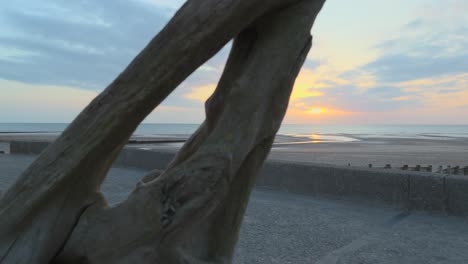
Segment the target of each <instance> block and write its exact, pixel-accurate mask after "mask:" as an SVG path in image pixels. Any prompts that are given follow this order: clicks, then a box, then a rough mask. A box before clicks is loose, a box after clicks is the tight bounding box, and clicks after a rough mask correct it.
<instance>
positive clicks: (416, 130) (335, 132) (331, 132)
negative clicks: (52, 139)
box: [0, 123, 468, 142]
mask: <svg viewBox="0 0 468 264" xmlns="http://www.w3.org/2000/svg"><path fill="white" fill-rule="evenodd" d="M67 126H68V124H67V123H0V134H6V133H60V132H62V131H63V130H64V129H65V128H66V127H67ZM198 126H199V124H170V123H161V124H150V123H143V124H141V125H140V126H139V127H138V128H137V129H136V131H135V132H134V135H135V136H149V137H150V136H158V135H187V134H191V133H193V132H194V131H195V130H196V129H197V128H198ZM278 134H282V135H288V136H301V137H303V136H306V137H313V136H314V135H315V136H320V138H321V139H322V140H325V141H338V142H340V141H343V142H345V141H352V140H354V137H353V136H359V137H373V136H375V137H404V138H408V137H463V138H468V125H304V124H283V125H282V126H281V128H280V130H279V133H278Z"/></svg>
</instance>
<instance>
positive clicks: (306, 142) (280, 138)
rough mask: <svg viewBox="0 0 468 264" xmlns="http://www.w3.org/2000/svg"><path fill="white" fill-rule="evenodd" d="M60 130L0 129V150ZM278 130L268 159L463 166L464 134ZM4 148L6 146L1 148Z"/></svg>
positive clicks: (179, 141)
mask: <svg viewBox="0 0 468 264" xmlns="http://www.w3.org/2000/svg"><path fill="white" fill-rule="evenodd" d="M58 135H59V133H0V143H1V142H4V143H3V144H0V151H2V148H3V149H4V148H5V142H12V141H29V142H52V141H53V140H55V138H56V137H58ZM320 136H322V135H321V134H320V135H319V134H315V135H314V137H307V136H304V135H303V136H293V135H277V136H276V138H275V143H274V145H273V147H272V151H271V153H270V155H269V157H268V158H269V159H273V160H283V161H298V162H308V163H311V164H312V163H313V164H328V165H339V166H351V167H369V164H372V166H373V167H381V168H383V167H385V166H386V165H388V164H390V165H391V167H403V166H404V165H409V166H416V165H421V166H428V165H432V166H433V167H434V168H437V167H439V166H441V165H442V166H448V165H450V166H452V167H454V166H460V167H462V168H463V167H465V166H468V137H467V138H465V137H445V136H430V137H428V136H427V135H417V136H413V137H407V136H396V135H394V136H384V137H382V136H379V135H374V136H373V135H364V134H327V135H326V136H331V137H333V136H343V137H349V138H353V139H354V140H348V141H330V140H327V139H328V138H326V137H325V138H322V139H320V138H318V137H320ZM188 137H189V135H184V134H171V135H136V136H132V137H131V139H130V141H129V143H128V144H127V146H128V147H130V148H137V149H144V150H158V149H162V150H172V151H177V150H178V149H179V148H180V147H181V146H182V145H183V143H184V142H185V141H186V140H187V139H188ZM3 151H5V150H3Z"/></svg>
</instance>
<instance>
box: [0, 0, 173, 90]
mask: <svg viewBox="0 0 468 264" xmlns="http://www.w3.org/2000/svg"><path fill="white" fill-rule="evenodd" d="M0 17H2V20H3V21H2V22H3V23H2V26H1V27H0V29H4V30H0V32H2V31H3V33H0V50H6V51H8V50H11V49H15V50H16V51H17V52H16V53H15V54H16V55H15V56H13V57H12V56H11V55H10V56H6V55H5V54H2V53H1V52H0V78H4V79H10V80H16V81H21V82H27V83H38V84H51V85H65V86H74V87H79V88H83V89H92V90H96V89H102V88H105V86H106V85H107V84H109V83H110V82H111V81H112V80H113V79H114V78H115V77H116V76H117V75H118V74H119V73H120V72H121V71H122V70H123V69H124V68H125V67H126V65H127V64H128V63H129V62H130V61H131V59H133V57H134V56H135V55H136V54H137V53H138V52H139V51H140V50H141V49H142V48H143V47H144V46H145V45H146V44H147V43H148V42H149V40H150V39H151V38H152V37H153V36H154V35H155V34H156V33H157V32H158V31H159V30H160V29H161V28H162V27H163V25H164V24H165V23H166V22H167V20H168V19H169V18H168V17H167V15H166V14H165V13H164V12H163V11H162V10H159V9H157V8H155V7H154V6H153V5H151V4H149V3H145V2H140V1H124V0H116V1H110V0H107V1H91V0H85V1H58V0H55V1H53V0H52V1H47V2H40V3H39V2H34V1H18V3H16V2H15V4H14V5H13V4H6V5H5V7H2V10H1V11H0ZM4 53H7V52H4ZM2 55H3V56H2Z"/></svg>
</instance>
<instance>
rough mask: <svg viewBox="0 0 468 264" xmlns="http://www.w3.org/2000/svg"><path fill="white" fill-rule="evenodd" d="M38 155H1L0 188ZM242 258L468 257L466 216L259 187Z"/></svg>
mask: <svg viewBox="0 0 468 264" xmlns="http://www.w3.org/2000/svg"><path fill="white" fill-rule="evenodd" d="M33 159H34V157H33V156H23V155H3V154H0V190H4V189H5V188H6V187H7V186H8V185H10V184H11V183H12V182H13V181H14V178H15V177H16V176H17V175H19V174H20V173H21V171H22V170H23V169H24V168H25V167H26V166H27V165H28V164H29V163H30V162H31V161H32V160H33ZM143 174H144V172H143V171H139V170H133V169H125V168H113V169H112V170H111V172H110V174H109V176H108V178H107V179H106V181H105V183H104V186H103V191H104V193H105V195H106V197H107V198H108V200H109V201H110V202H111V203H112V204H115V203H118V202H119V201H122V200H123V199H125V197H126V195H127V194H128V192H129V191H130V190H131V189H132V188H133V186H134V184H135V183H136V182H137V180H138V179H139V177H141V176H142V175H143ZM234 263H236V264H244V263H245V264H257V263H268V264H269V263H271V264H276V263H277V264H288V263H291V264H312V263H317V264H374V263H376V264H377V263H385V264H387V263H388V264H389V263H395V264H406V263H408V264H417V263H422V264H435V263H460V264H462V263H463V264H464V263H468V219H467V218H458V217H447V216H444V215H441V214H428V213H406V212H402V211H398V210H395V209H388V208H377V207H371V206H366V205H360V204H356V203H350V202H345V201H338V200H326V199H319V198H311V197H308V196H301V195H293V194H288V193H281V192H272V191H267V190H261V189H256V190H255V191H254V192H253V195H252V197H251V201H250V204H249V208H248V211H247V214H246V217H245V220H244V225H243V227H242V230H241V235H240V241H239V244H238V248H237V252H236V257H235V261H234Z"/></svg>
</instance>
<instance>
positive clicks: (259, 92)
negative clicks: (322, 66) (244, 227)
mask: <svg viewBox="0 0 468 264" xmlns="http://www.w3.org/2000/svg"><path fill="white" fill-rule="evenodd" d="M323 2H324V0H304V1H301V2H298V1H297V0H277V1H268V0H249V1H245V0H203V1H202V0H191V1H187V3H186V4H185V5H184V6H183V7H182V8H181V9H180V10H179V11H178V12H177V13H176V15H175V16H174V18H172V19H171V21H170V22H169V24H168V25H167V26H166V27H165V28H164V29H163V30H162V31H161V32H160V33H159V34H158V35H157V36H156V37H155V38H154V39H153V40H152V41H151V42H150V43H149V44H148V46H147V47H146V48H145V49H144V50H143V51H142V52H141V53H140V54H139V55H138V56H137V57H136V58H135V59H134V60H133V62H132V63H131V64H130V65H129V66H128V67H127V69H126V70H125V71H124V72H123V73H122V74H120V75H119V76H118V77H117V79H116V80H115V81H114V82H112V83H111V84H110V85H109V87H108V88H107V89H106V90H105V91H104V92H103V93H102V94H100V95H99V96H98V97H97V98H96V99H95V100H93V102H92V103H91V104H90V105H89V106H88V107H87V108H86V109H85V110H84V111H83V112H82V113H81V114H80V115H79V116H78V117H77V118H76V120H75V121H74V122H73V123H72V124H71V125H70V126H69V127H68V128H67V129H66V131H65V132H64V133H63V134H62V135H61V136H60V137H59V138H58V139H57V140H56V141H55V142H54V143H53V144H52V145H51V146H50V147H48V148H47V149H46V150H45V151H44V152H43V153H42V154H41V155H40V156H39V157H38V158H37V160H36V161H35V162H34V163H33V164H32V165H31V166H30V167H29V168H28V169H27V170H26V171H25V172H24V173H23V174H22V175H21V177H20V178H19V179H18V181H17V182H16V183H15V184H14V185H13V186H12V187H11V188H10V189H9V190H8V191H7V192H6V193H5V194H4V196H3V197H2V199H1V201H0V262H1V263H49V262H51V261H52V260H54V262H55V263H130V262H135V263H229V262H230V259H231V257H232V251H233V248H234V245H235V242H236V241H237V235H238V230H239V227H240V223H241V220H242V216H243V214H244V210H245V206H246V204H247V201H248V197H249V194H250V189H251V187H252V183H253V180H254V178H255V175H256V173H257V172H258V170H259V168H260V167H261V164H262V163H263V161H264V159H265V157H266V155H267V154H268V152H269V150H270V148H271V144H272V140H273V138H274V135H275V134H276V132H277V130H278V128H279V126H280V124H281V121H282V119H283V116H284V114H285V111H286V109H287V104H288V100H289V96H290V92H291V89H292V86H293V83H294V80H295V78H296V76H297V74H298V72H299V69H300V67H301V66H302V63H303V61H304V59H305V56H306V55H307V52H308V50H309V48H310V40H311V38H310V29H311V26H312V24H313V21H314V20H315V17H316V15H317V14H318V12H319V11H320V9H321V7H322V5H323ZM235 36H237V37H236V39H235V43H234V46H233V50H232V52H231V55H230V58H229V60H228V64H227V66H226V69H225V72H224V74H223V76H222V78H221V80H220V82H219V85H218V87H217V89H216V92H215V93H214V95H213V96H212V97H211V98H210V99H209V101H208V102H207V104H206V111H207V119H206V121H205V122H204V124H203V125H202V126H201V127H200V129H199V130H198V131H197V132H196V133H195V134H194V136H193V137H192V138H191V139H190V140H189V141H188V142H187V144H186V145H185V146H184V147H183V148H182V150H181V151H180V153H179V154H178V156H177V157H176V159H175V160H174V161H173V163H172V164H171V165H170V167H169V168H168V169H167V170H166V171H165V172H162V174H161V175H159V174H160V172H157V173H156V172H155V173H154V174H150V175H148V177H147V179H148V181H146V182H142V183H140V184H139V185H138V186H137V187H136V189H135V190H134V191H133V193H132V194H131V195H130V196H129V198H128V199H127V201H125V202H124V203H122V204H121V205H119V206H117V207H115V208H107V207H106V203H105V201H104V199H103V197H102V195H101V193H100V190H99V188H100V185H101V183H102V181H103V178H104V176H105V175H106V173H107V171H108V170H109V167H110V166H111V164H112V162H113V161H114V159H115V158H116V156H117V155H118V153H119V151H120V150H121V148H122V147H123V145H124V144H125V142H127V140H128V138H129V137H130V135H131V134H132V132H133V131H134V130H135V128H136V127H137V126H138V124H139V123H140V122H141V121H142V120H143V119H144V118H145V117H146V116H147V115H148V114H149V113H150V112H151V111H152V110H153V109H154V108H155V107H156V106H157V105H159V103H161V102H162V101H163V100H164V99H165V98H166V97H167V96H168V95H169V94H170V93H171V92H172V91H173V90H174V89H175V88H176V87H177V86H178V85H179V84H180V83H181V82H182V81H183V80H184V79H185V78H186V77H187V76H188V75H189V74H191V73H192V72H193V71H194V70H195V69H196V68H198V67H199V66H200V65H201V64H203V63H204V62H205V61H206V60H207V59H209V58H210V57H211V56H213V55H214V54H215V53H216V52H217V51H218V50H219V49H220V48H222V47H223V46H224V45H225V44H226V43H227V42H228V41H229V40H230V39H232V38H233V37H235ZM151 179H154V180H151Z"/></svg>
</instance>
